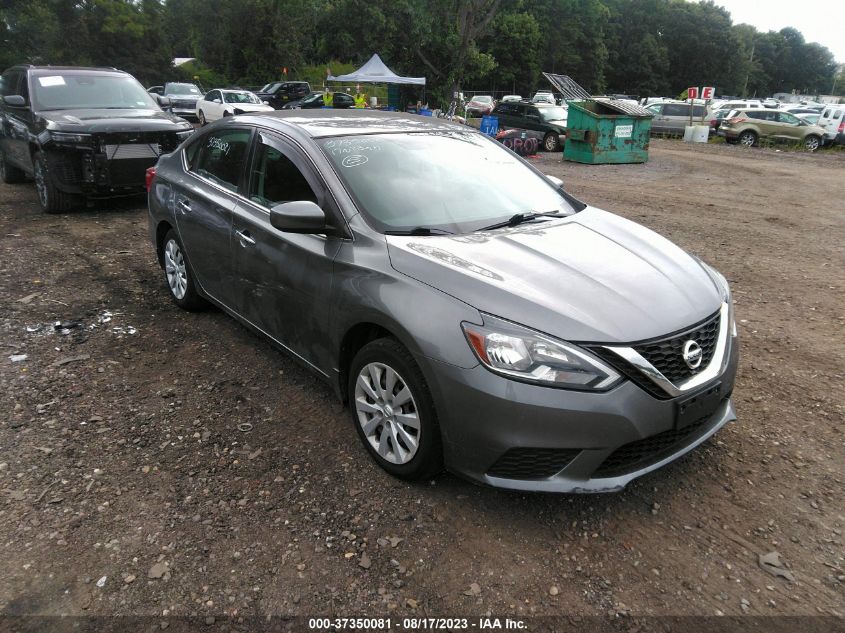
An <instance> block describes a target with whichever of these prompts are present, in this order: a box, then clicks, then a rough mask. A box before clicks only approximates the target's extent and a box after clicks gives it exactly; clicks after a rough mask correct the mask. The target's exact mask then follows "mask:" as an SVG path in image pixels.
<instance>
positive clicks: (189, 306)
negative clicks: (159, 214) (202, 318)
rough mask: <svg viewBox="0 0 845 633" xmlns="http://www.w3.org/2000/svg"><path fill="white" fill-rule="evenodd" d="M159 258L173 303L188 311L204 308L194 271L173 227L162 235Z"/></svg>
mask: <svg viewBox="0 0 845 633" xmlns="http://www.w3.org/2000/svg"><path fill="white" fill-rule="evenodd" d="M161 260H162V264H163V269H164V282H165V283H166V284H167V289H168V290H169V291H170V298H171V299H173V303H175V304H176V305H177V306H179V307H180V308H182V309H183V310H187V311H188V312H197V311H199V310H202V309H203V308H205V307H206V305H207V303H206V301H205V299H203V298H202V297H201V296H200V295H199V294H198V293H197V284H196V282H195V281H194V273H193V271H192V270H191V267H190V266H189V265H188V260H187V258H186V257H185V250H184V249H183V248H182V242H181V241H180V240H179V236H178V235H176V231H174V230H173V229H170V230H169V231H168V232H167V234H166V235H165V236H164V241H163V242H162V244H161Z"/></svg>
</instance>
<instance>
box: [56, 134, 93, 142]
mask: <svg viewBox="0 0 845 633" xmlns="http://www.w3.org/2000/svg"><path fill="white" fill-rule="evenodd" d="M50 138H51V139H52V140H53V141H55V142H56V143H90V142H91V138H92V137H91V135H90V134H77V133H76V132H50Z"/></svg>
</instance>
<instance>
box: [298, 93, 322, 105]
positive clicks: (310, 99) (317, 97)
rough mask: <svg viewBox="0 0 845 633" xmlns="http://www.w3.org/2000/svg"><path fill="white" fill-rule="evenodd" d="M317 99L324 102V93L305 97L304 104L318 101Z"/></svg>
mask: <svg viewBox="0 0 845 633" xmlns="http://www.w3.org/2000/svg"><path fill="white" fill-rule="evenodd" d="M317 99H319V100H320V101H322V100H323V93H322V92H315V93H314V94H310V95H308V96H307V97H303V99H302V103H311V102H312V101H316V100H317Z"/></svg>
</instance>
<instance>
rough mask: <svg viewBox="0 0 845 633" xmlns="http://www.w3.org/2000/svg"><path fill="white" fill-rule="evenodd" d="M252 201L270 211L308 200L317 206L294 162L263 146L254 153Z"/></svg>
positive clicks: (312, 193)
mask: <svg viewBox="0 0 845 633" xmlns="http://www.w3.org/2000/svg"><path fill="white" fill-rule="evenodd" d="M249 198H250V200H252V201H253V202H255V203H256V204H260V205H261V206H263V207H266V208H268V209H269V208H271V207H273V206H275V205H277V204H281V203H282V202H297V201H300V200H308V201H310V202H314V203H318V200H317V195H316V194H315V193H314V190H313V189H312V188H311V185H309V184H308V181H307V180H306V179H305V176H303V175H302V172H301V171H300V170H299V168H298V167H297V166H296V165H295V164H294V163H293V161H291V160H290V159H289V158H288V157H287V156H285V155H284V154H283V153H282V152H280V151H279V150H278V149H276V148H275V147H271V146H270V145H267V144H265V143H263V142H261V143H259V144H258V147H257V148H256V151H255V158H254V159H253V163H252V173H251V174H250V185H249Z"/></svg>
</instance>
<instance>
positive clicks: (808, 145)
mask: <svg viewBox="0 0 845 633" xmlns="http://www.w3.org/2000/svg"><path fill="white" fill-rule="evenodd" d="M821 145H822V140H821V138H819V137H818V136H816V135H815V134H810V135H809V136H808V137H807V138H805V139H804V148H805V149H806V150H807V151H808V152H815V151H816V150H817V149H818V148H819V147H821Z"/></svg>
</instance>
